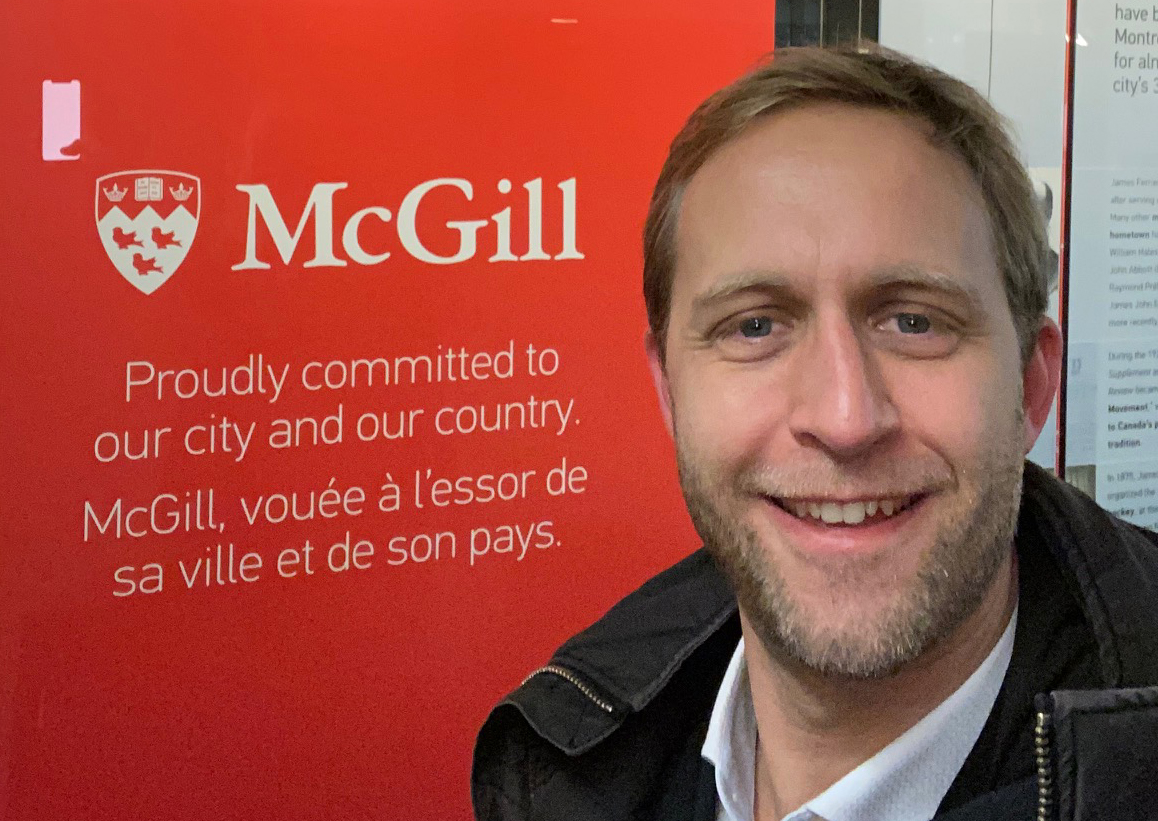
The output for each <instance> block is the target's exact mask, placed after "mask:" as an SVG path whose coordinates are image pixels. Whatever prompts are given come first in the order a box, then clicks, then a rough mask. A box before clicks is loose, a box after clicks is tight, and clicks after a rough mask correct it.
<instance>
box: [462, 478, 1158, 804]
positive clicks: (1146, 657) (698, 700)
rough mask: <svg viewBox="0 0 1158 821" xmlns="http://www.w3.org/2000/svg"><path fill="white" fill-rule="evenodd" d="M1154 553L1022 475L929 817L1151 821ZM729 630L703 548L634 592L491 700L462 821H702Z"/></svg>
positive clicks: (1156, 766) (1062, 490) (1068, 494)
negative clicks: (975, 672) (1002, 574)
mask: <svg viewBox="0 0 1158 821" xmlns="http://www.w3.org/2000/svg"><path fill="white" fill-rule="evenodd" d="M1156 545H1158V536H1155V534H1153V533H1151V532H1149V531H1145V530H1141V529H1139V528H1137V527H1134V526H1133V525H1130V524H1128V523H1126V522H1124V521H1122V520H1120V519H1117V518H1115V517H1113V516H1111V515H1110V514H1109V513H1107V512H1106V511H1104V510H1102V509H1101V508H1100V507H1098V506H1097V505H1096V504H1094V503H1093V502H1092V501H1090V500H1089V499H1088V498H1087V497H1086V496H1084V495H1083V494H1081V493H1079V492H1078V491H1076V490H1074V489H1072V488H1071V487H1069V486H1068V485H1065V484H1063V483H1061V482H1059V481H1057V480H1056V479H1054V478H1052V477H1050V476H1049V475H1048V474H1047V473H1045V472H1044V471H1042V470H1040V469H1039V468H1036V467H1035V466H1033V465H1027V466H1026V474H1025V484H1024V491H1023V498H1022V506H1021V514H1020V518H1019V522H1018V531H1017V538H1016V547H1017V551H1018V559H1019V565H1018V572H1019V588H1020V599H1019V601H1020V605H1019V616H1018V625H1017V633H1016V636H1015V639H1014V650H1013V658H1012V659H1011V661H1010V666H1009V671H1008V672H1007V674H1006V677H1005V681H1004V683H1003V684H1002V688H1001V692H1000V694H999V695H998V698H997V702H996V704H995V705H994V708H993V711H992V712H991V713H990V716H989V719H988V721H987V723H986V725H985V728H984V729H983V730H982V733H981V736H980V738H979V739H978V741H977V743H976V745H975V746H974V748H973V751H972V752H971V753H970V755H969V757H968V759H967V760H966V762H965V764H964V766H963V767H962V768H961V771H960V772H959V773H958V775H957V778H956V780H955V781H954V783H953V785H952V787H951V788H950V789H949V793H948V794H947V795H946V796H945V799H944V801H943V802H942V804H941V808H940V810H939V812H938V814H937V816H936V819H937V821H1014V820H1015V819H1016V821H1035V819H1039V818H1042V819H1050V820H1051V821H1093V819H1107V821H1110V820H1112V821H1141V819H1158V686H1156V685H1158V547H1156ZM739 635H740V628H739V620H738V618H737V616H736V603H735V599H734V598H733V595H732V592H731V590H730V588H729V586H728V584H727V582H726V581H725V580H724V578H723V577H722V575H721V574H720V572H719V571H718V570H717V568H716V566H715V564H714V562H713V561H712V559H711V558H710V557H709V556H708V555H707V554H706V553H705V552H704V551H702V550H701V551H699V552H697V553H695V554H693V555H692V556H690V557H689V558H687V559H685V560H684V561H682V562H680V563H679V564H677V565H676V566H674V567H672V568H671V569H669V570H667V571H665V572H663V573H661V574H660V575H658V576H656V577H655V578H653V579H652V580H651V581H649V582H647V584H645V585H644V586H643V587H641V588H640V589H639V590H637V591H636V592H634V593H632V594H631V595H629V596H628V597H627V598H625V599H624V600H623V601H621V602H620V603H619V604H617V605H616V606H615V607H613V608H612V609H611V610H610V611H609V612H608V613H607V615H606V616H604V617H603V618H602V619H601V620H600V621H598V622H597V623H596V624H594V625H593V626H592V627H590V628H588V629H587V630H585V631H583V632H582V633H580V634H579V635H577V636H575V637H574V638H572V639H571V640H570V641H568V642H567V643H566V644H564V645H563V646H562V647H560V648H559V650H558V651H557V652H556V653H555V656H554V657H553V658H552V659H551V662H550V664H549V665H548V666H547V667H544V668H541V669H540V670H538V671H535V672H534V673H532V674H531V675H530V676H529V677H528V678H527V680H526V681H524V682H523V684H522V685H521V686H520V687H518V688H517V689H516V690H515V691H514V692H513V693H511V694H510V695H509V696H507V697H506V698H505V699H503V701H501V702H500V703H499V705H498V706H497V707H495V709H494V711H493V712H492V713H491V715H490V717H489V718H488V719H487V722H486V724H485V725H484V726H483V728H482V731H481V732H480V734H479V738H478V742H477V745H476V747H475V756H474V768H473V774H472V785H471V787H472V798H473V801H474V807H475V813H476V816H477V818H478V819H479V821H500V820H501V821H513V820H514V819H519V820H520V821H522V820H523V819H526V820H527V821H549V820H551V819H558V820H559V821H596V819H598V821H628V819H632V821H642V820H643V819H656V820H657V821H658V820H659V819H664V821H669V820H671V821H684V820H685V819H686V821H714V819H715V817H716V788H715V780H714V778H715V776H714V772H713V770H712V767H711V765H710V764H708V763H707V762H706V761H704V760H703V758H702V757H701V755H700V748H701V747H702V745H703V741H704V735H705V732H706V730H707V724H708V719H709V717H710V715H711V711H712V705H713V703H714V701H715V698H716V692H717V690H718V688H719V684H720V680H721V679H722V678H723V674H724V669H725V667H726V666H727V663H728V660H729V659H730V658H731V656H732V653H733V651H734V650H735V646H736V642H737V640H738V638H739ZM1043 811H1044V814H1041V813H1042V812H1043Z"/></svg>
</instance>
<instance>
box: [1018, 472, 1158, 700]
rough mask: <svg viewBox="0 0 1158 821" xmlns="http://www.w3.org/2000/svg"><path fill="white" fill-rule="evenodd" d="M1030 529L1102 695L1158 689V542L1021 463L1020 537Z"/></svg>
mask: <svg viewBox="0 0 1158 821" xmlns="http://www.w3.org/2000/svg"><path fill="white" fill-rule="evenodd" d="M1028 527H1035V528H1037V532H1038V533H1039V534H1040V537H1041V539H1042V541H1043V542H1044V543H1045V545H1046V546H1047V548H1048V550H1049V551H1050V554H1051V555H1052V556H1053V557H1054V559H1055V560H1056V562H1057V565H1058V567H1059V568H1060V569H1061V572H1062V576H1063V578H1064V579H1065V580H1066V582H1067V583H1068V585H1069V586H1070V590H1071V592H1072V593H1073V594H1074V596H1075V597H1076V598H1077V600H1078V602H1079V604H1080V605H1081V608H1082V611H1083V613H1084V615H1085V617H1086V620H1087V622H1088V624H1089V626H1090V629H1091V631H1092V632H1093V634H1094V638H1095V640H1096V642H1097V647H1098V659H1099V662H1100V664H1101V669H1102V677H1103V683H1104V686H1106V687H1111V688H1116V687H1138V686H1144V685H1146V684H1154V683H1158V610H1156V609H1155V608H1154V607H1152V606H1150V604H1151V603H1153V602H1158V536H1156V535H1155V534H1154V533H1152V532H1150V531H1147V530H1143V529H1142V528H1140V527H1136V526H1134V525H1132V524H1129V523H1128V522H1125V521H1123V520H1122V519H1119V518H1117V517H1115V516H1112V515H1110V514H1109V513H1107V512H1106V511H1105V510H1103V509H1102V508H1101V507H1099V506H1098V505H1097V504H1096V503H1095V502H1094V501H1093V500H1092V499H1090V498H1089V497H1088V496H1086V495H1085V494H1084V493H1082V492H1081V491H1079V490H1077V489H1075V488H1074V487H1072V486H1070V485H1068V484H1065V483H1064V482H1061V481H1059V480H1057V479H1055V478H1054V477H1053V476H1051V475H1049V474H1048V473H1046V472H1045V471H1044V470H1042V469H1041V468H1040V467H1038V466H1037V465H1034V464H1032V463H1027V464H1026V468H1025V480H1024V484H1023V492H1022V508H1021V516H1020V520H1019V524H1018V530H1019V532H1021V531H1022V530H1023V529H1024V528H1028Z"/></svg>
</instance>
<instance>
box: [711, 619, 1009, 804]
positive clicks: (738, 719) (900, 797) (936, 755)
mask: <svg viewBox="0 0 1158 821" xmlns="http://www.w3.org/2000/svg"><path fill="white" fill-rule="evenodd" d="M1016 625H1017V608H1016V607H1015V608H1014V611H1013V615H1012V617H1011V618H1010V620H1009V625H1008V626H1007V627H1006V628H1005V632H1004V633H1003V634H1002V636H1001V638H1000V639H999V640H998V642H997V644H996V645H995V646H994V648H993V650H992V651H990V653H989V655H988V656H987V657H986V659H985V660H984V661H983V662H981V664H980V665H979V666H978V667H977V669H976V670H975V671H974V672H973V674H972V675H971V676H969V678H968V679H966V681H965V683H964V684H962V685H961V686H960V687H958V688H957V690H956V691H955V692H954V693H953V694H952V695H950V696H949V697H948V698H946V699H945V700H944V701H943V702H941V703H940V704H939V705H938V706H937V707H936V708H935V709H934V710H933V711H932V712H930V713H929V714H928V715H926V716H925V717H924V718H922V719H921V720H920V721H918V722H917V723H916V724H914V725H913V726H912V727H910V728H909V729H908V730H907V731H906V732H904V733H903V734H902V735H901V736H900V737H898V738H897V739H896V740H894V741H893V742H892V743H891V744H889V745H888V746H887V747H885V748H884V749H883V750H881V751H880V752H879V753H877V754H876V755H874V756H873V757H872V758H870V759H868V760H867V761H865V762H864V763H863V764H861V765H860V766H859V767H857V768H856V769H854V770H853V771H852V772H850V773H849V774H848V775H846V776H844V777H843V778H841V779H840V780H839V781H837V782H836V783H835V784H833V785H832V786H831V787H829V788H828V789H827V790H825V791H824V792H822V793H821V794H820V795H818V796H817V797H816V798H814V799H812V800H811V801H809V802H808V803H807V804H805V805H804V806H803V807H801V808H800V809H798V810H796V811H795V812H792V813H789V814H788V815H787V816H785V818H784V819H783V821H812V819H814V818H817V817H819V818H823V819H825V821H929V819H930V818H932V817H933V815H934V814H936V812H937V807H938V806H939V805H940V803H941V800H942V799H943V798H944V797H945V793H947V792H948V791H949V787H950V786H951V785H952V783H953V779H954V778H956V777H957V773H958V771H959V770H960V769H961V765H962V764H964V763H965V758H966V757H967V756H968V755H969V751H970V750H972V749H973V745H974V744H975V743H976V742H977V737H978V736H980V735H981V729H982V728H983V727H984V726H985V722H986V720H987V719H988V718H989V712H990V711H991V710H992V709H993V704H994V702H995V701H996V700H997V693H998V691H999V690H1000V689H1001V682H1002V681H1003V680H1004V678H1005V671H1006V670H1007V669H1008V668H1009V659H1010V657H1011V656H1012V655H1013V634H1014V630H1015V628H1016ZM756 738H757V730H756V713H755V710H754V709H753V707H752V691H751V689H750V688H749V686H748V665H747V663H746V662H745V660H744V640H743V639H742V638H741V639H740V644H739V646H738V647H737V648H736V652H735V653H734V654H733V655H732V661H731V663H730V664H729V665H728V669H727V672H726V673H725V674H724V680H723V682H722V683H721V684H720V691H719V693H718V694H717V695H716V702H715V706H714V707H713V708H712V717H711V721H710V722H709V724H708V735H707V738H706V739H705V740H704V746H703V751H702V752H703V756H704V758H706V759H707V760H708V761H710V762H711V763H712V765H713V766H714V767H715V768H716V792H717V795H718V796H719V812H718V814H717V819H718V821H753V819H752V813H753V803H754V799H755V783H756V782H755V779H756ZM771 747H772V749H775V743H774V742H772V743H771Z"/></svg>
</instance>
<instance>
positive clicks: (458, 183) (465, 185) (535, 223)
mask: <svg viewBox="0 0 1158 821" xmlns="http://www.w3.org/2000/svg"><path fill="white" fill-rule="evenodd" d="M348 185H349V183H345V182H320V183H317V184H316V185H315V186H314V187H313V188H312V189H311V190H310V196H309V198H308V199H307V200H306V204H305V208H304V209H303V210H302V213H301V216H300V217H298V220H297V227H296V228H294V230H293V233H292V234H291V233H290V229H289V226H288V224H287V223H286V220H285V217H284V216H283V215H282V212H281V210H280V209H279V208H278V206H277V203H276V202H274V199H273V194H271V193H270V190H269V187H268V186H266V185H238V186H237V190H238V191H241V192H242V193H244V194H245V195H246V196H248V197H249V224H248V229H247V232H246V242H245V259H244V260H242V261H241V262H239V263H237V264H236V265H233V266H231V267H232V269H233V270H234V271H246V270H259V269H267V268H269V267H270V263H269V262H266V261H264V260H262V259H260V258H258V255H257V223H258V220H259V219H260V220H261V222H262V223H263V224H264V225H265V228H266V231H268V233H269V236H270V238H271V239H272V240H273V245H274V248H275V249H276V250H277V253H278V256H280V257H281V261H282V262H283V263H285V264H286V265H289V264H290V261H291V260H292V259H293V257H294V254H295V253H297V251H298V246H299V244H301V242H302V239H303V236H304V235H305V233H306V226H307V225H308V224H309V222H310V221H311V220H312V221H313V224H314V231H313V248H312V252H313V255H312V256H311V257H310V259H308V260H306V261H305V262H304V263H302V267H303V268H326V267H330V268H341V267H345V266H346V265H347V264H349V263H350V262H353V263H354V264H355V265H379V264H381V263H383V262H385V261H386V260H387V259H389V258H390V254H391V252H390V251H389V250H385V249H382V248H375V249H367V248H365V247H363V245H362V241H361V238H360V236H359V230H360V228H361V226H362V223H363V222H365V221H366V220H368V219H373V220H378V221H380V222H382V223H391V222H392V223H393V225H394V227H395V231H396V232H397V236H398V244H399V245H400V246H401V248H402V250H403V251H405V252H406V253H407V254H409V255H410V256H411V257H413V258H414V259H417V260H420V261H422V262H427V263H431V264H433V265H454V264H456V263H460V262H466V261H467V260H471V259H474V257H475V256H476V254H477V253H478V251H479V242H480V239H481V240H482V242H484V243H485V251H484V253H489V256H488V257H487V261H488V262H525V261H530V260H548V259H555V260H564V259H583V258H584V257H583V254H582V253H580V251H579V249H578V248H577V247H576V244H575V243H576V239H575V220H576V217H575V199H576V191H575V178H574V177H571V178H570V179H567V180H564V181H563V182H560V183H558V184H557V186H556V187H557V188H558V189H559V192H560V195H559V200H558V201H559V205H560V208H561V210H562V220H561V230H560V237H559V242H558V244H557V245H555V244H554V243H551V245H552V247H557V248H560V249H561V250H560V251H559V252H558V253H556V254H554V255H551V254H549V253H547V252H546V251H545V250H544V249H543V179H542V177H536V178H535V179H533V180H530V181H528V182H525V183H523V185H522V187H523V188H524V189H525V190H526V192H527V195H526V200H525V206H526V214H527V237H526V239H527V244H526V249H527V250H526V252H525V253H523V254H519V255H516V254H514V253H512V251H511V213H512V206H509V205H508V206H507V207H506V208H503V209H502V210H500V211H498V212H496V213H494V214H491V215H490V217H489V218H487V219H458V220H447V221H446V222H445V223H444V224H445V227H446V228H447V229H449V230H451V231H456V232H457V233H458V248H457V250H455V251H454V253H451V254H437V253H434V252H433V251H431V250H430V248H428V247H427V245H426V244H424V243H423V241H422V238H421V237H420V236H419V234H418V230H417V228H416V226H417V224H418V214H419V210H420V209H421V208H422V201H423V198H424V197H426V195H427V194H429V193H430V192H431V191H433V190H435V189H436V188H443V187H446V188H452V189H456V190H457V191H458V192H459V193H460V194H461V195H462V197H463V198H464V199H465V201H466V202H471V201H473V199H474V187H473V186H472V185H471V183H470V181H469V180H464V179H460V178H458V177H440V178H438V179H434V180H427V181H426V182H423V183H419V184H418V185H416V186H414V187H413V188H411V189H410V191H408V192H407V193H406V195H405V196H404V197H403V198H402V202H401V203H399V205H398V212H397V214H394V213H393V212H391V210H390V209H389V208H384V207H382V206H380V205H371V206H368V207H366V208H362V209H361V210H359V211H356V212H355V213H354V214H352V215H351V216H350V217H349V218H348V219H347V220H346V221H345V223H343V224H341V226H340V228H341V233H340V238H341V251H342V252H343V253H344V256H345V257H346V258H345V259H343V258H342V257H341V256H338V255H337V254H336V253H335V250H336V249H335V243H334V239H335V228H336V227H338V226H336V225H335V222H334V193H335V192H337V191H340V190H342V189H343V188H346V187H347V186H348ZM513 187H514V186H512V184H511V181H510V180H508V179H501V180H499V181H498V184H497V189H498V191H499V193H500V194H509V193H510V192H511V190H512V189H513ZM552 199H555V197H552ZM487 226H490V228H488V227H487Z"/></svg>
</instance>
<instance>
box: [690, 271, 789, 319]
mask: <svg viewBox="0 0 1158 821" xmlns="http://www.w3.org/2000/svg"><path fill="white" fill-rule="evenodd" d="M750 291H760V292H764V293H768V292H773V291H776V292H783V293H786V294H794V293H795V292H796V288H795V286H794V285H793V284H792V280H791V279H790V278H789V277H788V276H787V275H786V274H784V273H782V272H780V271H771V270H760V269H756V270H750V271H741V272H739V273H737V274H733V275H731V276H727V277H724V278H723V279H721V280H719V281H717V282H714V283H712V285H711V287H709V288H707V289H706V290H704V291H703V292H702V293H699V294H697V295H696V297H695V298H694V299H693V300H692V313H693V314H695V313H699V312H700V311H702V310H705V309H707V308H710V307H711V306H712V305H713V304H715V303H718V302H722V301H724V300H726V299H728V298H729V297H733V296H736V295H738V294H743V293H747V292H750Z"/></svg>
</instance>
